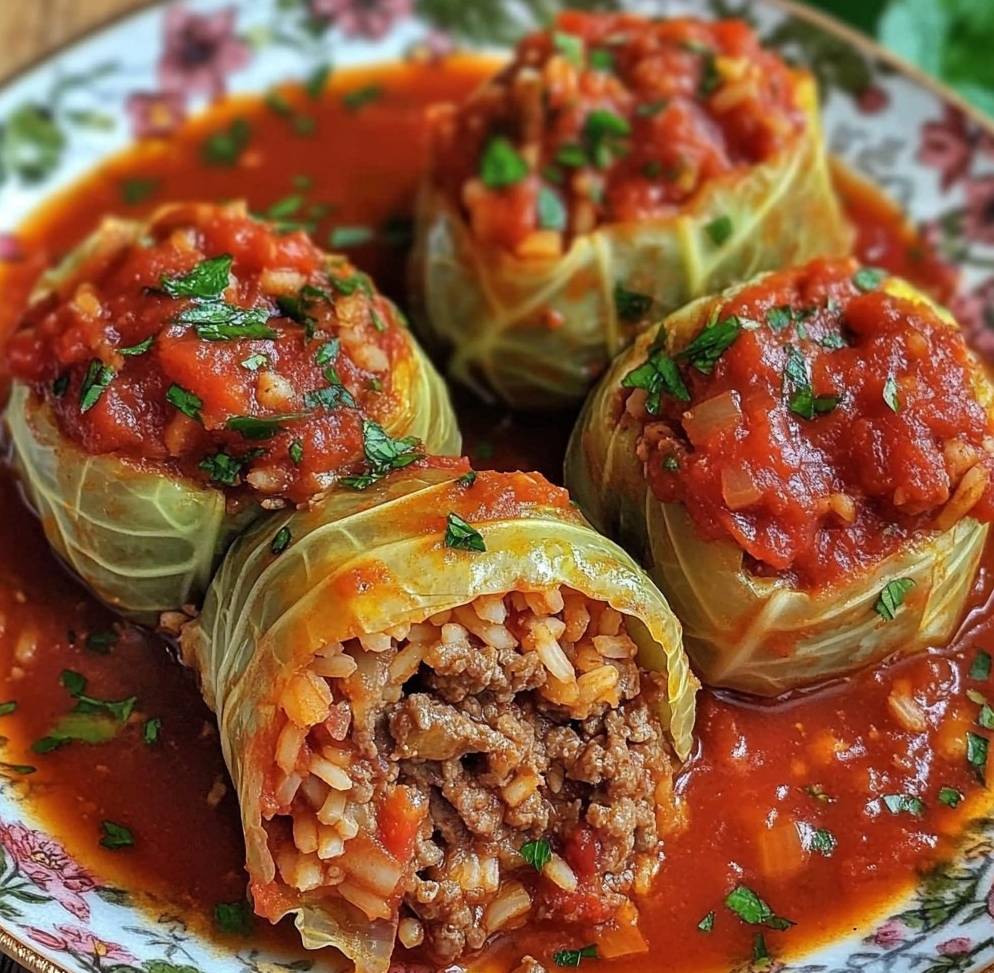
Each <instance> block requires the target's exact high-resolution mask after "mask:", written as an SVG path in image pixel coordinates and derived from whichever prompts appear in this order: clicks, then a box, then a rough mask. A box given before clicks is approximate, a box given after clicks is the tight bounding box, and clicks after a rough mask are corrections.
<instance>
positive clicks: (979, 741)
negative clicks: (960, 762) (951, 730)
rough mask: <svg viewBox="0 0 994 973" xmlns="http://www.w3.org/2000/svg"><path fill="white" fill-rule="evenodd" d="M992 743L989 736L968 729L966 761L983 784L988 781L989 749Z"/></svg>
mask: <svg viewBox="0 0 994 973" xmlns="http://www.w3.org/2000/svg"><path fill="white" fill-rule="evenodd" d="M989 746H990V744H989V741H988V739H987V737H983V736H981V735H980V734H979V733H973V732H972V731H968V732H967V734H966V762H967V763H968V764H969V765H970V767H971V768H972V769H973V774H974V776H975V777H976V778H977V780H978V781H980V783H981V784H986V783H987V751H988V748H989Z"/></svg>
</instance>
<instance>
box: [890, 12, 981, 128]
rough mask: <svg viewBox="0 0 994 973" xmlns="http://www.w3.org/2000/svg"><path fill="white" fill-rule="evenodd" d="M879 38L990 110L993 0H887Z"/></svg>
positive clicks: (975, 103)
mask: <svg viewBox="0 0 994 973" xmlns="http://www.w3.org/2000/svg"><path fill="white" fill-rule="evenodd" d="M878 36H879V38H880V41H881V43H882V44H883V45H884V46H885V47H888V48H890V49H891V50H892V51H893V52H894V53H895V54H898V55H900V56H901V57H903V58H905V59H906V60H908V61H911V62H912V63H913V64H916V65H917V66H918V67H920V68H922V69H923V70H925V71H927V72H928V73H929V74H932V75H935V76H936V77H937V78H940V79H941V80H943V81H945V82H946V83H947V84H949V85H951V86H952V87H953V88H955V89H956V91H958V92H959V93H960V94H961V95H962V96H963V97H964V98H966V99H967V100H968V101H970V102H972V103H973V104H974V105H975V106H976V107H977V108H979V109H981V110H982V111H985V112H987V113H988V114H989V115H994V58H992V57H991V50H990V49H991V42H992V41H994V3H992V2H991V0H891V2H890V4H889V5H888V7H887V9H886V10H885V11H884V13H883V16H882V17H881V18H880V24H879V27H878Z"/></svg>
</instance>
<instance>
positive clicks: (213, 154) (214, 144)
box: [200, 118, 252, 166]
mask: <svg viewBox="0 0 994 973" xmlns="http://www.w3.org/2000/svg"><path fill="white" fill-rule="evenodd" d="M251 139H252V126H251V125H249V123H248V121H247V120H246V119H244V118H235V119H233V120H232V122H231V124H230V125H229V126H228V127H227V128H222V129H220V130H219V131H217V132H212V133H211V134H210V135H208V136H207V138H205V139H204V141H203V142H202V143H201V144H200V157H201V158H202V159H203V160H204V162H206V163H207V164H208V165H210V166H233V165H236V164H237V162H238V160H239V159H240V158H241V157H242V153H243V152H244V151H245V150H246V149H247V148H248V144H249V142H250V141H251Z"/></svg>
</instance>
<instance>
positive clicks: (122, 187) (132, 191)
mask: <svg viewBox="0 0 994 973" xmlns="http://www.w3.org/2000/svg"><path fill="white" fill-rule="evenodd" d="M158 188H159V180H158V179H141V178H133V179H122V180H121V181H120V182H119V183H118V184H117V189H118V192H119V193H120V195H121V202H122V203H124V204H125V205H126V206H137V205H138V204H139V203H144V202H145V200H146V199H148V198H149V197H150V196H151V195H152V194H153V193H154V192H155V191H156V190H157V189H158Z"/></svg>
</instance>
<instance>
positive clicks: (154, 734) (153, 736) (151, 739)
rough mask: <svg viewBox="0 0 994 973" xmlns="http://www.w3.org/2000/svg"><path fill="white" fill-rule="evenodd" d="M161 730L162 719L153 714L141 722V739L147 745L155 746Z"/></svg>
mask: <svg viewBox="0 0 994 973" xmlns="http://www.w3.org/2000/svg"><path fill="white" fill-rule="evenodd" d="M161 732H162V720H160V719H159V717H158V716H153V717H152V718H151V719H150V720H145V722H144V723H143V724H142V740H143V741H144V742H145V745H146V746H148V747H152V746H155V744H157V743H158V742H159V734H160V733H161Z"/></svg>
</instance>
